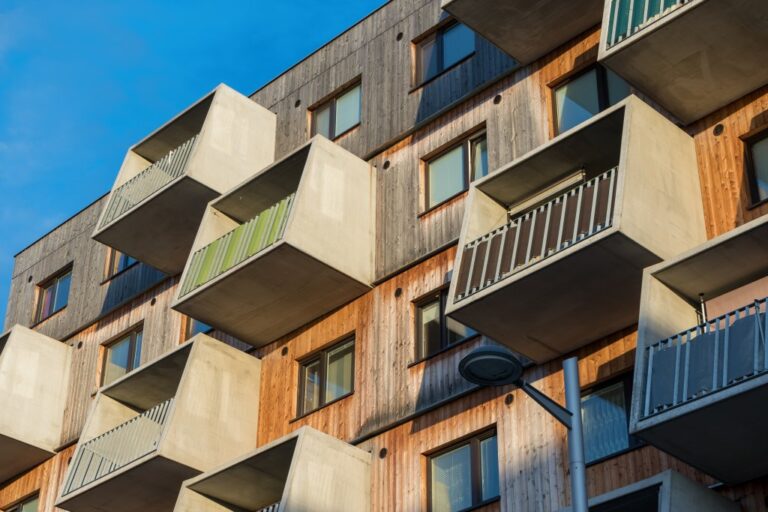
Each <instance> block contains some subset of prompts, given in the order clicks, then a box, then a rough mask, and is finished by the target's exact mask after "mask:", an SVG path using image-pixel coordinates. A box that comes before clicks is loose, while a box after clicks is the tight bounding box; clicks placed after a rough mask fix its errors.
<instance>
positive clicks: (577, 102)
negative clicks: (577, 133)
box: [555, 69, 600, 133]
mask: <svg viewBox="0 0 768 512" xmlns="http://www.w3.org/2000/svg"><path fill="white" fill-rule="evenodd" d="M555 108H556V112H557V116H556V119H557V131H558V133H562V132H564V131H566V130H569V129H571V128H573V127H574V126H576V125H577V124H579V123H581V122H583V121H586V120H587V119H589V118H590V117H592V116H593V115H595V114H597V113H598V112H600V101H599V99H598V94H597V70H595V69H593V70H591V71H588V72H587V73H584V74H583V75H581V76H579V77H578V78H575V79H574V80H571V81H570V82H568V83H567V84H563V85H561V86H560V87H558V88H557V89H556V90H555Z"/></svg>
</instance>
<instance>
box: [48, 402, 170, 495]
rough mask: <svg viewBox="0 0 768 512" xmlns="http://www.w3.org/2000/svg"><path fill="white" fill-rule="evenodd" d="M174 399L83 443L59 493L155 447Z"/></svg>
mask: <svg viewBox="0 0 768 512" xmlns="http://www.w3.org/2000/svg"><path fill="white" fill-rule="evenodd" d="M172 405H173V398H171V399H169V400H166V401H165V402H161V403H159V404H157V405H155V406H154V407H152V408H151V409H148V410H146V411H144V412H143V413H141V414H139V415H138V416H136V417H134V418H131V419H130V420H128V421H126V422H125V423H123V424H121V425H118V426H117V427H115V428H113V429H112V430H109V431H108V432H105V433H103V434H101V435H100V436H98V437H95V438H93V439H91V440H90V441H87V442H85V443H83V444H82V445H81V446H80V447H79V448H78V449H77V453H75V456H74V458H73V459H72V463H71V464H70V466H69V472H68V477H67V480H66V482H65V484H64V489H63V490H62V496H66V495H67V494H69V493H71V492H74V491H76V490H78V489H80V488H81V487H83V486H85V485H88V484H90V483H91V482H94V481H96V480H98V479H100V478H102V477H105V476H107V475H109V474H110V473H113V472H115V471H117V470H118V469H120V468H122V467H124V466H127V465H128V464H130V463H131V462H133V461H135V460H138V459H140V458H141V457H143V456H145V455H147V454H149V453H152V452H153V451H155V450H156V449H157V445H158V443H159V442H160V436H161V435H162V433H163V428H164V426H165V422H166V420H167V419H168V415H169V412H170V409H171V406H172Z"/></svg>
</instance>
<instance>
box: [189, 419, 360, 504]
mask: <svg viewBox="0 0 768 512" xmlns="http://www.w3.org/2000/svg"><path fill="white" fill-rule="evenodd" d="M370 465H371V454H370V453H368V452H366V451H363V450H361V449H359V448H356V447H354V446H351V445H349V444H347V443H345V442H343V441H340V440H339V439H336V438H334V437H331V436H328V435H327V434H323V433H321V432H318V431H317V430H314V429H312V428H310V427H302V428H300V429H299V430H297V431H295V432H293V433H292V434H289V435H287V436H285V437H283V438H281V439H278V440H277V441H274V442H272V443H269V444H267V445H265V446H263V447H261V448H259V449H258V450H256V451H254V452H252V453H249V454H247V455H245V456H243V457H240V458H238V459H236V460H234V461H232V462H230V463H227V464H226V465H224V466H222V467H218V468H216V469H214V470H212V471H209V472H207V473H204V474H202V475H200V476H198V477H197V478H194V479H191V480H188V481H187V482H184V485H183V486H182V488H181V493H180V494H179V499H178V501H177V502H176V508H175V509H174V512H226V511H231V512H240V511H243V510H250V511H257V512H277V511H278V510H280V511H291V510H302V511H304V510H305V511H312V512H360V511H365V510H370V509H371V500H370V491H371V480H370V479H371V477H370Z"/></svg>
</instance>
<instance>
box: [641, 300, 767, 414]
mask: <svg viewBox="0 0 768 512" xmlns="http://www.w3.org/2000/svg"><path fill="white" fill-rule="evenodd" d="M766 335H768V315H766V299H758V300H756V301H755V302H753V303H752V304H748V305H746V306H743V307H741V308H738V309H736V310H734V311H731V312H729V313H726V314H724V315H722V316H719V317H717V318H715V319H713V320H709V321H707V322H705V323H702V324H701V325H697V326H696V327H692V328H691V329H688V330H685V331H682V332H680V333H678V334H675V335H674V336H671V337H669V338H667V339H665V340H662V341H659V342H658V343H655V344H653V345H651V346H649V347H648V348H646V368H645V372H646V374H645V390H644V403H643V408H642V417H648V416H652V415H654V414H658V413H660V412H663V411H666V410H668V409H670V408H672V407H676V406H678V405H682V404H685V403H688V402H690V401H692V400H696V399H698V398H701V397H704V396H707V395H710V394H712V393H715V392H716V391H719V390H721V389H724V388H726V387H729V386H732V385H735V384H738V383H740V382H742V381H744V380H745V379H749V378H752V377H755V376H757V375H761V374H764V373H765V372H766V371H768V351H766V349H765V348H766V347H765V343H766Z"/></svg>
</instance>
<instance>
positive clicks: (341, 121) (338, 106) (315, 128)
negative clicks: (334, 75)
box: [312, 83, 362, 140]
mask: <svg viewBox="0 0 768 512" xmlns="http://www.w3.org/2000/svg"><path fill="white" fill-rule="evenodd" d="M361 108H362V107H361V95H360V83H357V84H355V85H353V86H352V87H349V88H347V89H345V90H344V91H342V92H341V93H339V94H337V95H336V96H335V97H334V98H332V99H331V100H329V101H327V102H325V103H323V104H322V105H320V106H319V107H317V108H316V109H314V110H313V111H312V135H316V134H318V133H319V134H320V135H324V136H325V137H328V138H329V139H331V140H334V139H336V138H338V137H340V136H342V135H344V134H345V133H347V132H348V131H349V130H351V129H352V128H354V127H355V126H357V125H359V124H360V110H361Z"/></svg>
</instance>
